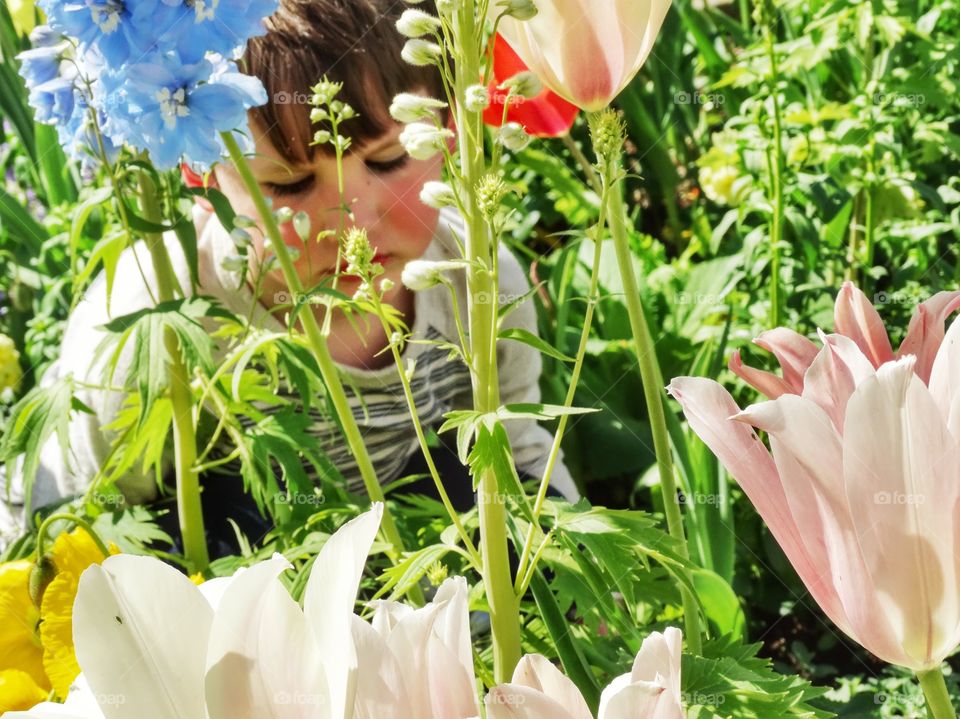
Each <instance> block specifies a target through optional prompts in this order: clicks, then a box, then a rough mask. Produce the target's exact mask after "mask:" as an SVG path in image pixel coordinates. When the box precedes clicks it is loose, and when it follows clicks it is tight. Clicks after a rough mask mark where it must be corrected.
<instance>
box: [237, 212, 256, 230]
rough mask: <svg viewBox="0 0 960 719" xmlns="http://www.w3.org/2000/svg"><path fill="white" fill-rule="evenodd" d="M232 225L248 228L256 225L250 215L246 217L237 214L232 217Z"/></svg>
mask: <svg viewBox="0 0 960 719" xmlns="http://www.w3.org/2000/svg"><path fill="white" fill-rule="evenodd" d="M233 226H234V227H243V228H250V227H256V226H257V223H256V222H254V221H253V218H252V217H247V216H246V215H237V216H236V217H234V218H233Z"/></svg>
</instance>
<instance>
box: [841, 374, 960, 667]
mask: <svg viewBox="0 0 960 719" xmlns="http://www.w3.org/2000/svg"><path fill="white" fill-rule="evenodd" d="M914 365H915V358H914V357H912V356H908V357H905V358H904V359H901V360H897V362H895V363H891V364H889V365H886V366H884V367H881V368H880V370H879V371H878V372H877V375H876V377H874V378H871V379H868V380H867V381H865V382H864V383H863V384H862V385H861V386H860V387H859V388H857V391H856V392H855V393H854V395H853V397H851V398H850V402H849V403H848V405H847V419H846V423H845V425H844V476H845V480H846V487H847V496H848V497H849V501H850V506H851V507H856V508H857V511H855V512H854V513H853V521H854V525H855V527H856V529H857V533H858V535H859V538H860V544H861V546H862V548H863V556H864V560H865V562H866V565H867V568H868V570H869V571H870V573H871V575H872V576H873V577H874V581H875V583H876V592H875V594H876V596H877V598H878V601H879V602H880V604H881V605H882V606H883V607H884V608H885V610H886V612H887V615H888V616H889V617H890V622H891V624H892V625H893V627H894V631H895V633H896V635H897V637H898V639H899V640H900V643H901V647H902V651H901V655H900V656H898V657H896V656H894V657H888V656H882V655H881V656H882V658H884V659H886V660H887V661H890V662H895V663H897V664H900V665H902V666H905V667H908V668H910V669H914V670H921V669H926V668H930V667H931V666H936V665H939V664H940V662H941V661H942V660H943V659H944V657H945V656H946V655H947V654H949V653H950V652H951V651H953V649H955V647H956V645H957V642H958V640H960V637H958V631H957V630H958V624H960V596H958V593H960V584H958V571H957V561H958V559H957V555H956V554H955V547H956V544H957V537H956V534H955V524H954V523H955V520H956V517H955V516H954V512H953V511H952V510H953V509H954V508H955V507H956V506H957V501H958V498H960V452H958V447H957V443H956V441H955V440H954V439H953V437H952V435H951V434H950V433H949V431H948V430H947V428H946V425H945V424H944V422H943V419H942V417H941V414H940V411H939V410H938V409H937V407H936V405H935V403H934V401H933V398H932V397H931V396H930V392H929V390H928V389H927V387H926V386H925V385H924V384H923V382H922V381H921V380H920V378H919V377H917V376H915V374H914V369H915V367H914ZM945 510H946V511H945Z"/></svg>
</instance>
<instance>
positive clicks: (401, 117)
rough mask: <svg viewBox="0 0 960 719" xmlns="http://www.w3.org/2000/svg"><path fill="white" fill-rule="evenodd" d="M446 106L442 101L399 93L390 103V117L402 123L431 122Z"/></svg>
mask: <svg viewBox="0 0 960 719" xmlns="http://www.w3.org/2000/svg"><path fill="white" fill-rule="evenodd" d="M446 106H447V103H445V102H443V101H442V100H437V99H434V98H432V97H424V96H423V95H414V94H412V93H409V92H401V93H400V94H399V95H397V96H396V97H395V98H393V102H392V103H390V116H391V117H392V118H393V119H394V120H396V121H397V122H403V123H408V122H417V121H418V120H432V119H433V118H434V117H436V111H437V110H442V109H443V108H445V107H446Z"/></svg>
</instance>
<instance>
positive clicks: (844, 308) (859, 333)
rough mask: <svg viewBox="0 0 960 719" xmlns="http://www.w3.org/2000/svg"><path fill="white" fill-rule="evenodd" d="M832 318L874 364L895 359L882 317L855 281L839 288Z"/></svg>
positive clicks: (836, 325)
mask: <svg viewBox="0 0 960 719" xmlns="http://www.w3.org/2000/svg"><path fill="white" fill-rule="evenodd" d="M833 317H834V326H835V329H836V331H837V333H838V334H841V335H846V336H847V337H849V338H850V339H852V340H853V341H854V342H856V343H857V346H859V347H860V349H861V350H862V351H863V353H864V354H865V355H866V356H867V358H868V359H869V360H870V361H871V362H872V363H873V366H874V367H879V366H880V365H882V364H883V363H884V362H889V361H890V360H892V359H893V348H892V347H890V338H889V337H888V336H887V330H886V328H885V327H884V326H883V320H881V319H880V315H879V314H878V313H877V310H876V308H874V306H873V305H872V304H870V300H869V299H867V296H866V295H865V294H863V292H862V291H861V290H860V289H858V288H857V287H856V286H854V284H853V283H852V282H844V283H843V287H841V288H840V293H839V294H838V295H837V302H836V305H835V306H834V310H833Z"/></svg>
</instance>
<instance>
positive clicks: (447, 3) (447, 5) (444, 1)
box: [437, 0, 457, 18]
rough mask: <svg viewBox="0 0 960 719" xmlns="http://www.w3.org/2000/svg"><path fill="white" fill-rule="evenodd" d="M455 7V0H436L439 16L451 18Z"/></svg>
mask: <svg viewBox="0 0 960 719" xmlns="http://www.w3.org/2000/svg"><path fill="white" fill-rule="evenodd" d="M456 9H457V6H456V0H437V12H438V13H440V17H445V18H451V17H453V11H454V10H456Z"/></svg>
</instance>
